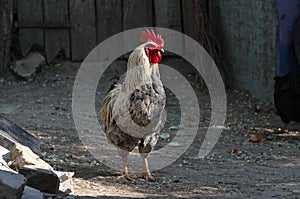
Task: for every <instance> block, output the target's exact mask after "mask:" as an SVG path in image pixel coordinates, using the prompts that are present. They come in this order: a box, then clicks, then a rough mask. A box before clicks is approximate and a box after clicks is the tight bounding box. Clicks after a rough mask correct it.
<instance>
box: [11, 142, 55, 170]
mask: <svg viewBox="0 0 300 199" xmlns="http://www.w3.org/2000/svg"><path fill="white" fill-rule="evenodd" d="M10 160H11V163H12V165H13V166H15V167H16V168H18V169H20V168H21V167H23V166H26V165H34V166H35V167H36V168H41V169H47V170H51V171H53V168H52V167H51V166H50V165H49V164H48V163H47V162H45V161H44V160H42V159H41V158H40V157H39V156H38V155H36V154H35V153H33V152H32V151H31V149H30V148H28V147H26V146H23V145H21V144H18V143H17V144H15V145H14V146H13V148H12V149H11V151H10Z"/></svg>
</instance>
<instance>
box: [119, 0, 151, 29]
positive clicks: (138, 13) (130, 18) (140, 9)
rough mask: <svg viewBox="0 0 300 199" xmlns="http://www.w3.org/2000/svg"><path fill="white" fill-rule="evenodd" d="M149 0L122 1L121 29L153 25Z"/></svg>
mask: <svg viewBox="0 0 300 199" xmlns="http://www.w3.org/2000/svg"><path fill="white" fill-rule="evenodd" d="M152 14H153V12H152V1H151V0H124V1H123V29H124V30H128V29H132V28H140V27H149V26H153V25H154V24H153V15H152Z"/></svg>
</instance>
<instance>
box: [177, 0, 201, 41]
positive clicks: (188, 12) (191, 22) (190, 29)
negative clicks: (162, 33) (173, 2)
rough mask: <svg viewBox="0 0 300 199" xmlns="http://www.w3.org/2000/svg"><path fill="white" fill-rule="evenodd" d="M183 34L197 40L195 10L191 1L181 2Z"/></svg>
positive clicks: (184, 0) (183, 0)
mask: <svg viewBox="0 0 300 199" xmlns="http://www.w3.org/2000/svg"><path fill="white" fill-rule="evenodd" d="M181 4H182V18H183V20H182V21H183V24H182V26H183V33H184V34H186V35H188V36H190V37H192V38H193V39H195V40H197V38H196V26H195V10H194V8H193V2H192V0H181Z"/></svg>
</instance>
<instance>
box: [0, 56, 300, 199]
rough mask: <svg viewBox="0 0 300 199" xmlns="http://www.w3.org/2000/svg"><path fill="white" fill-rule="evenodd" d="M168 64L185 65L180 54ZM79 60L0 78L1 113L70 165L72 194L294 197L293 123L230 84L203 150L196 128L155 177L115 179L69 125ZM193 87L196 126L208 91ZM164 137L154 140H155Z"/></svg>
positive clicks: (171, 104) (297, 192) (174, 118)
mask: <svg viewBox="0 0 300 199" xmlns="http://www.w3.org/2000/svg"><path fill="white" fill-rule="evenodd" d="M168 64H169V65H171V66H174V68H178V69H179V70H180V69H182V68H185V67H184V63H183V62H182V61H181V60H175V61H172V60H169V62H168ZM79 66H80V63H70V62H65V63H62V64H57V65H54V66H46V67H43V68H42V69H41V71H40V72H39V73H37V75H36V77H35V78H34V80H32V81H23V80H20V79H18V78H16V77H15V76H13V75H12V74H7V75H6V76H5V77H4V78H0V93H1V96H0V104H1V105H0V112H1V113H3V114H5V115H6V116H7V117H8V118H10V119H11V120H13V121H15V122H16V123H17V124H19V125H20V126H22V127H24V128H25V129H26V130H28V131H29V132H31V133H32V134H34V135H35V136H37V137H38V138H40V139H41V140H42V141H43V142H45V146H44V151H43V152H44V156H45V157H44V159H45V160H46V161H48V162H49V163H50V164H51V165H52V166H53V167H54V168H55V169H56V170H63V171H74V172H75V177H74V189H75V193H74V195H75V196H76V198H90V199H92V198H109V199H113V198H119V199H121V198H122V199H123V198H145V197H146V198H300V142H299V139H300V136H299V133H298V132H297V128H298V129H299V127H297V125H296V124H292V125H290V126H289V129H290V131H289V133H283V132H280V131H279V130H278V129H279V128H280V127H282V126H283V124H282V122H281V121H280V119H279V117H278V116H277V115H276V113H275V110H274V108H273V106H272V104H269V103H263V102H260V101H258V100H256V99H254V98H252V97H251V96H250V95H249V94H248V93H247V92H241V91H235V90H228V91H227V98H228V99H227V100H228V103H227V104H228V111H227V119H226V124H225V126H224V130H223V133H222V135H221V137H220V139H219V140H218V143H217V144H216V145H215V147H214V149H213V150H212V151H211V152H210V153H209V155H208V156H206V157H205V158H203V159H199V158H197V154H198V151H199V147H200V146H201V143H202V141H203V135H199V136H197V137H196V139H195V140H194V142H193V144H192V146H191V147H190V148H189V149H188V150H187V152H186V153H185V154H184V155H182V156H181V157H179V158H178V160H177V161H176V162H175V163H173V164H172V165H169V166H168V167H166V168H164V169H161V170H158V171H155V172H154V173H153V175H154V176H155V177H156V178H157V179H158V180H159V182H155V183H153V182H146V181H144V180H143V179H141V178H137V179H135V180H133V181H127V180H124V179H118V178H117V174H118V173H117V171H115V170H113V169H110V168H108V167H107V166H105V165H104V164H103V163H102V162H98V161H97V160H96V159H95V158H94V157H93V156H92V155H91V154H90V153H89V152H88V151H87V150H86V148H85V146H84V145H83V144H82V142H81V141H80V139H79V137H78V134H77V131H76V129H75V126H74V122H73V118H72V89H73V84H74V80H75V77H76V72H77V70H78V68H79ZM124 67H125V62H123V61H119V62H117V63H116V64H115V66H113V67H112V68H116V70H117V71H119V72H122V68H123V69H124ZM120 68H121V69H120ZM116 70H112V69H111V70H109V71H108V72H107V77H106V79H105V80H103V81H102V83H101V82H100V83H101V84H100V85H99V88H98V91H97V98H99V99H97V100H96V101H97V104H96V107H99V104H100V102H101V99H102V98H103V96H104V94H105V93H106V91H107V90H108V88H109V87H110V85H111V83H112V82H111V81H110V79H111V77H112V76H113V75H114V74H115V71H116ZM182 73H185V75H186V76H187V78H188V79H190V80H191V82H193V79H194V71H192V70H190V69H189V68H188V67H186V68H185V70H184V71H183V72H182ZM197 94H198V98H199V105H200V108H201V122H200V129H202V130H206V129H207V127H208V125H209V121H210V108H209V107H210V98H209V95H208V92H206V91H202V92H200V91H198V93H197ZM168 96H169V100H168V103H167V112H168V113H170V114H168V117H169V118H168V120H167V123H166V125H165V129H164V131H165V132H167V133H169V134H170V135H171V137H173V136H175V135H176V132H174V131H172V130H169V127H170V126H172V125H177V124H178V114H179V113H178V104H177V103H176V98H174V97H173V98H172V95H168ZM250 134H255V135H257V134H262V135H263V139H262V141H261V142H259V143H252V142H249V137H250ZM167 142H168V141H165V140H160V141H159V143H158V146H164V144H166V143H167ZM231 149H232V150H231ZM229 152H234V153H229ZM235 152H236V153H235ZM150 167H151V162H150Z"/></svg>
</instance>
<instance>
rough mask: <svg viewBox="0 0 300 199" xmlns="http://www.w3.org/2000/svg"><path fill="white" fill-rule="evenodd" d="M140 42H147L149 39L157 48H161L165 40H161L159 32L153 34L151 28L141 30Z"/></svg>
mask: <svg viewBox="0 0 300 199" xmlns="http://www.w3.org/2000/svg"><path fill="white" fill-rule="evenodd" d="M140 39H141V42H143V43H147V42H149V41H152V42H153V43H155V44H156V45H157V46H158V47H159V48H163V47H164V45H165V41H164V40H163V38H162V37H161V35H159V34H157V35H156V34H155V32H154V31H153V30H148V29H147V30H146V31H143V32H142V34H141V37H140Z"/></svg>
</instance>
